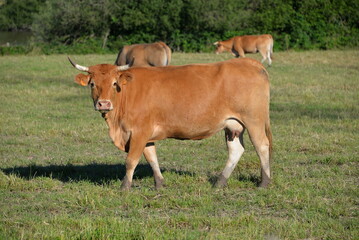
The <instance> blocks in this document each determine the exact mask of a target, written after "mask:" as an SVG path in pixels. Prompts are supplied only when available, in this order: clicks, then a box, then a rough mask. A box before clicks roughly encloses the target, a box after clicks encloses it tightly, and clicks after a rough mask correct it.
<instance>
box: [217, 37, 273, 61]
mask: <svg viewBox="0 0 359 240" xmlns="http://www.w3.org/2000/svg"><path fill="white" fill-rule="evenodd" d="M214 45H215V46H216V51H215V52H216V54H219V53H222V52H224V51H227V52H231V53H232V54H233V55H234V56H235V57H239V56H241V57H245V53H257V52H260V54H261V55H262V63H263V62H264V61H265V60H266V59H268V63H269V65H271V64H272V59H271V58H272V55H273V37H272V36H271V35H269V34H264V35H245V36H237V37H233V38H231V39H228V40H225V41H218V42H215V43H214Z"/></svg>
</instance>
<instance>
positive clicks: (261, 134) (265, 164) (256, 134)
mask: <svg viewBox="0 0 359 240" xmlns="http://www.w3.org/2000/svg"><path fill="white" fill-rule="evenodd" d="M246 127H247V130H248V133H249V137H250V139H251V141H252V143H253V145H254V147H255V149H256V152H257V154H258V156H259V158H260V161H261V183H260V184H259V187H267V186H268V185H269V184H270V182H271V175H270V166H269V164H270V163H269V162H270V148H271V146H270V145H271V143H270V141H271V133H270V130H269V127H268V131H269V132H268V133H266V131H265V127H264V126H263V125H262V124H257V125H255V124H251V125H246ZM267 134H270V137H269V136H268V135H267Z"/></svg>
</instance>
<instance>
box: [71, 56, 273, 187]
mask: <svg viewBox="0 0 359 240" xmlns="http://www.w3.org/2000/svg"><path fill="white" fill-rule="evenodd" d="M70 61H71V60H70ZM71 63H72V65H73V66H74V67H75V68H77V69H78V70H80V71H84V72H87V73H88V74H87V75H85V74H78V75H77V76H76V77H75V82H76V83H78V84H80V85H82V86H87V85H89V86H90V87H91V93H92V98H93V101H94V107H95V109H96V110H98V111H100V112H101V113H102V117H103V118H104V119H105V120H106V122H107V124H108V127H109V135H110V137H111V139H112V140H113V142H114V144H115V145H116V146H117V147H118V148H119V149H120V150H123V151H126V152H128V155H127V158H126V176H125V177H124V179H123V182H122V185H121V189H129V188H130V187H131V183H132V177H133V173H134V170H135V168H136V166H137V164H138V162H139V160H140V157H141V155H142V153H143V154H144V156H145V158H146V160H147V161H148V163H149V164H150V165H151V167H152V169H153V172H154V178H155V186H156V189H158V188H160V187H161V186H162V184H163V176H162V174H161V171H160V168H159V165H158V162H157V155H156V149H155V146H154V142H156V141H158V140H162V139H166V138H175V139H182V140H183V139H192V140H197V139H204V138H207V137H210V136H212V135H213V134H215V133H216V132H218V131H220V130H222V129H224V130H225V136H226V141H227V146H228V151H229V158H228V161H227V164H226V166H225V168H224V170H223V171H222V173H221V175H220V177H219V179H218V181H217V183H216V186H219V187H220V186H223V185H225V184H226V182H227V179H228V178H229V176H230V175H231V173H232V171H233V169H234V167H235V166H236V164H237V162H238V161H239V159H240V157H241V155H242V153H243V152H244V145H243V133H244V130H245V129H247V130H248V133H249V136H250V139H251V141H252V143H253V145H254V146H255V149H256V151H257V153H258V156H259V158H260V162H261V169H262V170H261V175H262V181H261V184H260V186H261V187H266V186H267V185H268V184H269V183H270V168H269V160H270V152H271V146H272V134H271V131H270V121H269V80H268V74H267V71H266V70H265V68H264V67H263V65H262V64H261V63H259V62H258V61H256V60H253V59H249V58H243V59H231V60H227V61H224V62H218V63H211V64H193V65H184V66H168V67H132V68H129V69H128V66H114V65H110V64H99V65H94V66H90V67H84V66H80V65H77V64H75V63H73V62H71Z"/></svg>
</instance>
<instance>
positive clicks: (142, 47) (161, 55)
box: [115, 42, 171, 67]
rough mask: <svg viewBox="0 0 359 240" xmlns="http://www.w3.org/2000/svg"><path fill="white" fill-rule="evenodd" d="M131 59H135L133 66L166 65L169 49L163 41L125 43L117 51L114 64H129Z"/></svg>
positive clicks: (169, 59)
mask: <svg viewBox="0 0 359 240" xmlns="http://www.w3.org/2000/svg"><path fill="white" fill-rule="evenodd" d="M133 59H136V61H135V63H134V65H133V66H144V67H146V66H158V67H160V66H167V65H169V64H170V62H171V49H170V48H169V47H168V46H167V45H166V44H165V43H164V42H155V43H147V44H133V45H127V46H124V47H123V48H122V50H121V51H120V52H119V53H118V55H117V59H116V61H115V65H117V66H122V65H126V64H130V63H131V62H132V61H133Z"/></svg>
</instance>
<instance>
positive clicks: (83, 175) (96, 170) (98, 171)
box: [0, 164, 195, 184]
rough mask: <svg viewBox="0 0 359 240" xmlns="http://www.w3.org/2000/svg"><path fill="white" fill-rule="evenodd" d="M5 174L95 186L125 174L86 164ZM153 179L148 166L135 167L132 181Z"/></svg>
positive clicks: (113, 166)
mask: <svg viewBox="0 0 359 240" xmlns="http://www.w3.org/2000/svg"><path fill="white" fill-rule="evenodd" d="M0 170H2V171H3V172H4V173H5V174H7V175H10V174H15V175H17V176H19V177H21V178H23V179H28V180H30V179H34V178H38V177H49V178H53V179H58V180H60V181H62V182H71V181H73V182H78V181H90V182H93V183H95V184H105V183H108V182H110V181H112V180H122V179H123V177H124V176H125V174H126V167H125V165H124V164H88V165H49V166H36V165H31V166H26V167H14V168H3V169H0ZM161 172H162V173H163V172H172V173H175V174H178V175H189V176H194V175H195V174H194V173H192V172H188V171H181V170H175V169H165V168H161ZM147 177H153V171H152V168H151V167H150V166H149V165H148V164H139V165H138V166H137V167H136V170H135V174H134V176H133V178H134V179H143V178H147Z"/></svg>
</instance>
